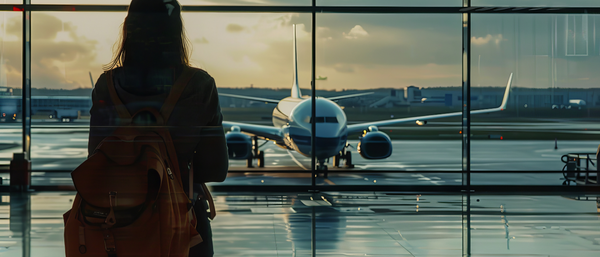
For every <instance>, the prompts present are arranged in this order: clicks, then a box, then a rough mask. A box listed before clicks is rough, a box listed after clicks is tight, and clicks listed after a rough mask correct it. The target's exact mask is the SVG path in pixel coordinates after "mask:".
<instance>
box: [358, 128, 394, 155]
mask: <svg viewBox="0 0 600 257" xmlns="http://www.w3.org/2000/svg"><path fill="white" fill-rule="evenodd" d="M357 150H358V153H360V156H362V157H363V158H365V159H385V158H388V157H390V155H392V140H391V139H390V137H389V136H388V135H387V134H385V133H383V132H380V131H379V130H378V129H377V127H374V126H371V127H369V131H368V132H367V131H365V133H364V134H363V135H362V136H361V137H360V140H359V142H358V148H357Z"/></svg>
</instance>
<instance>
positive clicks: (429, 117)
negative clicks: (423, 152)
mask: <svg viewBox="0 0 600 257" xmlns="http://www.w3.org/2000/svg"><path fill="white" fill-rule="evenodd" d="M512 77H513V74H512V73H511V74H510V77H509V78H508V84H507V85H506V90H505V91H504V98H503V99H502V104H500V106H499V107H496V108H489V109H483V110H475V111H471V114H483V113H490V112H498V111H503V110H505V109H506V104H507V102H508V94H509V92H510V86H511V84H512ZM456 116H462V112H451V113H443V114H433V115H424V116H417V117H408V118H400V119H391V120H382V121H374V122H365V123H360V124H352V125H348V133H356V132H361V131H363V130H366V129H368V128H369V127H370V126H377V127H382V126H390V125H395V124H398V123H404V122H411V121H418V120H433V119H441V118H448V117H456Z"/></svg>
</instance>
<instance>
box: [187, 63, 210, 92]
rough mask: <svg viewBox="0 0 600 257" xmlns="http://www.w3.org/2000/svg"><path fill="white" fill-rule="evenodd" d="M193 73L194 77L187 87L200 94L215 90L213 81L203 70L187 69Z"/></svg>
mask: <svg viewBox="0 0 600 257" xmlns="http://www.w3.org/2000/svg"><path fill="white" fill-rule="evenodd" d="M188 68H189V69H191V70H193V71H194V76H193V77H192V78H191V80H190V82H189V86H191V87H192V88H194V89H195V90H197V91H200V92H206V91H212V90H214V88H215V79H214V78H213V77H212V76H211V75H210V74H209V73H208V72H207V71H205V70H203V69H200V68H196V67H188Z"/></svg>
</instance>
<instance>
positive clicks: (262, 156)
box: [257, 151, 265, 168]
mask: <svg viewBox="0 0 600 257" xmlns="http://www.w3.org/2000/svg"><path fill="white" fill-rule="evenodd" d="M257 159H258V167H259V168H264V167H265V152H263V151H260V152H259V153H258V157H257Z"/></svg>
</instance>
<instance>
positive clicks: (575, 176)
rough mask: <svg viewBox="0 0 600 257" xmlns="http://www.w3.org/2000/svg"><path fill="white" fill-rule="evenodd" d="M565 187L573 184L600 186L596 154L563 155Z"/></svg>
mask: <svg viewBox="0 0 600 257" xmlns="http://www.w3.org/2000/svg"><path fill="white" fill-rule="evenodd" d="M560 159H561V161H562V162H563V163H564V164H565V165H564V166H563V169H562V170H563V171H565V172H564V173H563V176H564V178H565V181H564V182H563V185H570V184H571V182H574V183H575V184H581V185H598V167H597V166H596V162H598V160H596V153H569V154H565V155H563V156H562V157H561V158H560Z"/></svg>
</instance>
